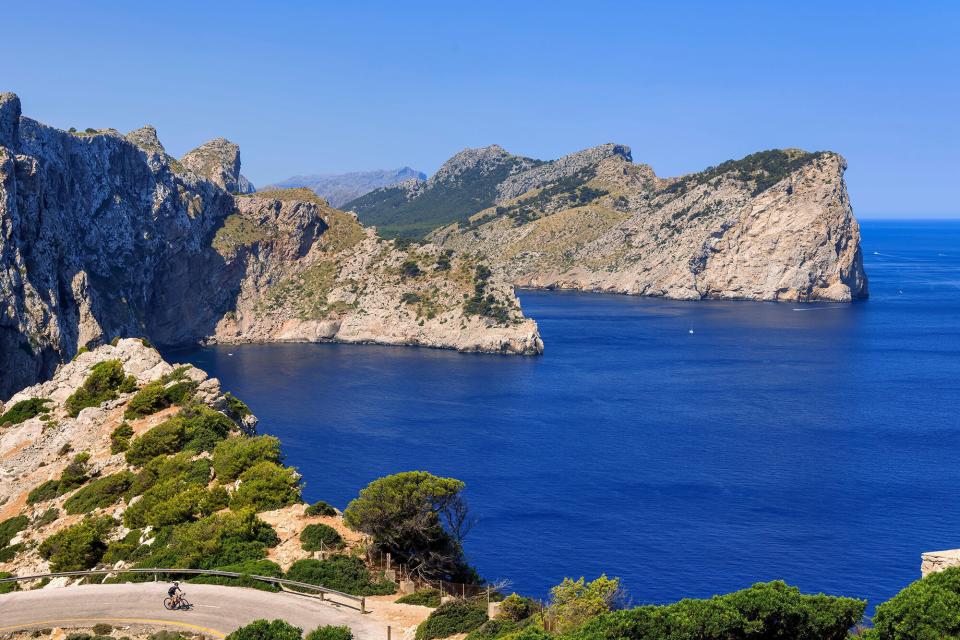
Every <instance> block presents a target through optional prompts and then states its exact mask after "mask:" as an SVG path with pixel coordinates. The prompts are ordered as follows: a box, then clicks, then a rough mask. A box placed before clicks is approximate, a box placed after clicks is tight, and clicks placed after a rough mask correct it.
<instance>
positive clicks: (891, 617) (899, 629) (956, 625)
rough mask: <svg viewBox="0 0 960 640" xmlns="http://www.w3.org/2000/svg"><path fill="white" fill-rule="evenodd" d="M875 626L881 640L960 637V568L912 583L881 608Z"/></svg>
mask: <svg viewBox="0 0 960 640" xmlns="http://www.w3.org/2000/svg"><path fill="white" fill-rule="evenodd" d="M873 624H874V629H875V630H876V637H877V638H878V639H879V640H899V639H901V638H917V639H926V638H931V639H932V638H957V637H960V567H952V568H949V569H946V570H944V571H941V572H938V573H932V574H930V575H928V576H927V577H925V578H922V579H920V580H917V581H915V582H912V583H911V584H909V585H908V586H907V587H906V588H904V589H903V590H902V591H901V592H900V593H898V594H897V595H895V596H893V598H891V599H890V600H888V601H886V602H884V603H882V604H880V605H878V606H877V611H876V613H875V614H874V616H873Z"/></svg>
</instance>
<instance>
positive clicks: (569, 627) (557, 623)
mask: <svg viewBox="0 0 960 640" xmlns="http://www.w3.org/2000/svg"><path fill="white" fill-rule="evenodd" d="M619 589H620V580H619V578H612V579H611V578H608V577H607V576H605V575H601V576H600V577H599V578H597V579H596V580H593V581H592V582H586V581H585V580H584V579H583V578H582V577H581V578H580V579H579V580H571V579H570V578H564V580H563V582H561V583H560V584H559V585H557V586H555V587H553V588H552V589H551V590H550V595H551V597H552V604H551V605H550V610H549V617H550V619H551V620H552V622H553V627H554V629H555V630H556V631H558V632H559V633H561V634H563V633H569V632H570V631H573V630H574V629H577V628H578V627H580V626H581V625H582V624H583V623H584V622H586V621H587V620H589V619H590V618H593V617H596V616H598V615H600V614H601V613H605V612H607V611H610V608H611V606H612V605H613V603H614V599H615V598H616V597H617V595H618V592H619Z"/></svg>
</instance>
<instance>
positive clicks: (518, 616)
mask: <svg viewBox="0 0 960 640" xmlns="http://www.w3.org/2000/svg"><path fill="white" fill-rule="evenodd" d="M535 610H536V608H535V603H534V601H533V600H531V599H530V598H523V597H521V596H518V595H517V594H515V593H511V594H510V595H509V596H507V597H506V598H504V599H503V601H502V602H501V603H500V614H499V615H498V616H497V617H498V618H503V619H504V620H513V621H514V622H520V621H521V620H524V619H526V618H529V617H530V616H532V615H533V612H534V611H535Z"/></svg>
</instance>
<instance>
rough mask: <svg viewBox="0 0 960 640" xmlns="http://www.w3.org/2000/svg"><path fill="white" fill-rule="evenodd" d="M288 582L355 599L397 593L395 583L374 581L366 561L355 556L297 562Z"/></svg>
mask: <svg viewBox="0 0 960 640" xmlns="http://www.w3.org/2000/svg"><path fill="white" fill-rule="evenodd" d="M287 578H289V579H290V580H296V581H298V582H306V583H307V584H315V585H319V586H322V587H326V588H328V589H334V590H336V591H343V592H344V593H350V594H353V595H355V596H375V595H389V594H391V593H394V592H395V591H396V590H397V587H396V585H395V584H394V583H392V582H389V581H386V580H380V581H374V579H373V577H372V576H371V575H370V572H369V571H368V570H367V567H366V565H365V564H363V561H362V560H360V558H354V557H352V556H332V557H330V558H327V559H325V560H310V559H307V560H298V561H297V562H294V563H293V566H291V567H290V570H289V571H287Z"/></svg>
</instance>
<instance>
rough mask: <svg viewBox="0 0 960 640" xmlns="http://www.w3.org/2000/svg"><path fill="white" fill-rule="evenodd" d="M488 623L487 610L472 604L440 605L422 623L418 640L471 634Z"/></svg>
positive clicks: (461, 601) (455, 602) (456, 601)
mask: <svg viewBox="0 0 960 640" xmlns="http://www.w3.org/2000/svg"><path fill="white" fill-rule="evenodd" d="M486 621H487V611H486V609H484V608H483V607H481V606H479V605H476V604H473V603H471V602H466V601H463V600H455V601H453V602H448V603H446V604H442V605H440V606H439V607H437V608H436V609H435V610H434V611H433V612H432V613H431V614H430V616H429V617H428V618H427V619H426V620H424V621H423V622H422V623H420V626H419V627H417V635H416V640H433V639H434V638H448V637H450V636H452V635H454V634H457V633H469V632H471V631H473V630H474V629H476V628H478V627H479V626H480V625H482V624H483V623H484V622H486Z"/></svg>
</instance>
